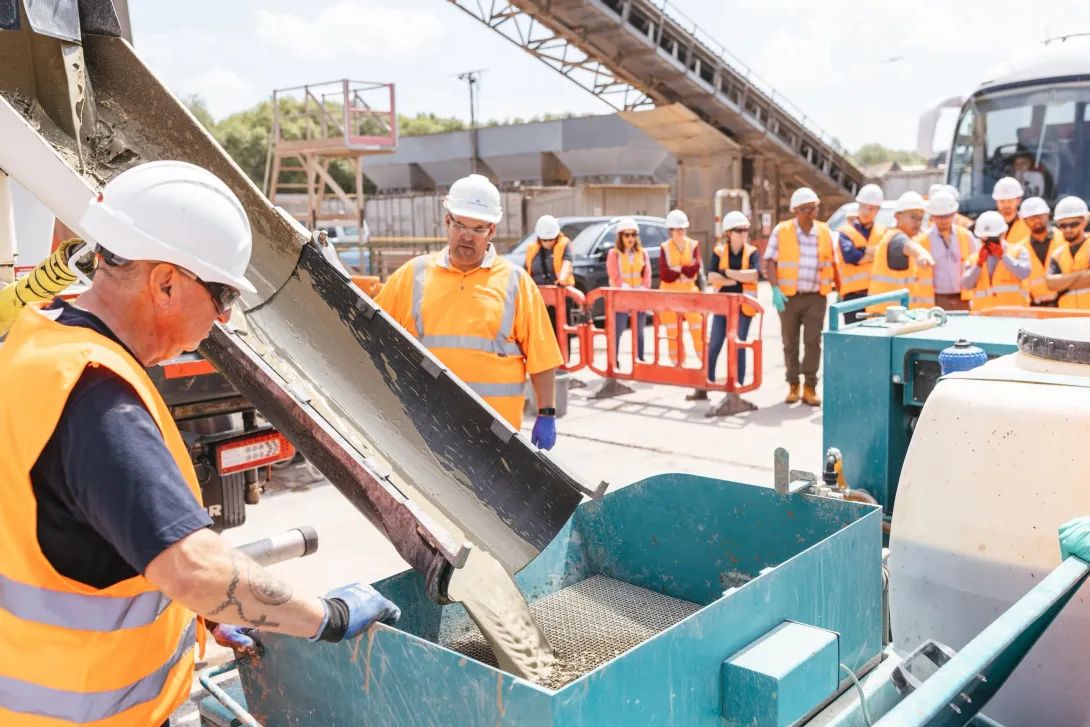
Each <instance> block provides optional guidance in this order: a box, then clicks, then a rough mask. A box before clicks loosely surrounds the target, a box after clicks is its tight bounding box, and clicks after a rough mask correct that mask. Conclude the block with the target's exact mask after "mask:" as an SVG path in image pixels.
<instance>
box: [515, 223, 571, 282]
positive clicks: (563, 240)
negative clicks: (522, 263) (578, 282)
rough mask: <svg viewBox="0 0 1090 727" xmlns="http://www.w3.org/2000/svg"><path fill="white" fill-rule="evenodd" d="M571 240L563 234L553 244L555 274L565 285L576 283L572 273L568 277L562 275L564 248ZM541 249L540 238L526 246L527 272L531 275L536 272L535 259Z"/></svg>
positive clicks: (557, 280)
mask: <svg viewBox="0 0 1090 727" xmlns="http://www.w3.org/2000/svg"><path fill="white" fill-rule="evenodd" d="M570 242H571V240H569V239H568V238H567V236H566V235H561V236H560V237H558V238H557V240H556V244H555V245H553V274H554V275H556V282H558V283H563V284H564V285H575V276H574V275H572V274H571V273H568V276H567V277H566V278H561V277H560V270H561V268H563V267H564V250H566V249H567V247H568V243H570ZM540 251H541V242H540V241H538V240H534V241H533V242H531V243H530V247H528V248H526V272H528V273H530V275H531V276H532V275H533V274H534V270H533V264H534V260H535V259H536V258H537V254H538V252H540Z"/></svg>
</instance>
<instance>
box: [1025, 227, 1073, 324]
mask: <svg viewBox="0 0 1090 727" xmlns="http://www.w3.org/2000/svg"><path fill="white" fill-rule="evenodd" d="M1018 244H1020V245H1022V246H1023V247H1025V248H1026V250H1027V251H1028V252H1029V264H1030V273H1029V277H1028V278H1026V279H1025V280H1023V281H1022V287H1024V288H1025V289H1026V293H1028V294H1029V298H1030V301H1031V303H1032V304H1033V305H1043V304H1045V303H1051V302H1052V301H1054V300H1056V296H1057V295H1058V293H1057V292H1056V291H1055V290H1049V289H1048V283H1046V282H1045V276H1046V275H1048V261H1049V260H1051V259H1052V256H1053V255H1055V254H1056V251H1057V250H1059V249H1060V248H1061V247H1066V246H1067V240H1065V239H1064V236H1063V233H1062V232H1060V231H1059V230H1056V229H1054V230H1052V239H1051V240H1049V241H1048V253H1047V254H1046V255H1045V261H1044V262H1041V261H1040V260H1038V259H1037V253H1035V252H1034V251H1033V243H1032V238H1031V237H1027V238H1025V239H1023V240H1019V241H1018Z"/></svg>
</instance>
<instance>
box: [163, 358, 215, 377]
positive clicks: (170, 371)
mask: <svg viewBox="0 0 1090 727" xmlns="http://www.w3.org/2000/svg"><path fill="white" fill-rule="evenodd" d="M214 373H216V367H215V366H213V365H212V364H210V363H209V362H208V361H205V360H203V359H202V360H200V361H183V362H182V363H167V364H163V376H164V377H165V378H168V379H185V378H188V377H190V376H203V375H204V374H214Z"/></svg>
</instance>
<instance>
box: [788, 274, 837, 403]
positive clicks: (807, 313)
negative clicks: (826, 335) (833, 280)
mask: <svg viewBox="0 0 1090 727" xmlns="http://www.w3.org/2000/svg"><path fill="white" fill-rule="evenodd" d="M827 305H828V301H827V300H826V299H825V296H824V295H822V294H821V293H798V294H796V295H793V296H791V297H790V298H788V299H787V305H786V306H785V307H784V311H783V313H780V327H781V331H782V333H783V358H784V363H785V365H786V366H787V383H788V384H798V383H799V374H802V375H803V376H805V377H806V381H805V383H806V385H807V386H812V387H816V386H817V380H818V379H817V372H818V366H820V365H821V329H822V328H824V327H825V308H826V307H827ZM800 338H801V339H802V345H803V346H804V347H805V350H804V351H803V357H802V365H801V366H800V365H799V339H800Z"/></svg>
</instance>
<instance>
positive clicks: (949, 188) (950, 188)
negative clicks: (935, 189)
mask: <svg viewBox="0 0 1090 727" xmlns="http://www.w3.org/2000/svg"><path fill="white" fill-rule="evenodd" d="M942 188H943V189H945V190H946V191H947V192H949V193H950V196H951V197H953V198H954V199H956V200H957V201H958V202H960V201H961V192H959V191H958V188H957V187H955V186H954V185H952V184H944V185H942Z"/></svg>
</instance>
